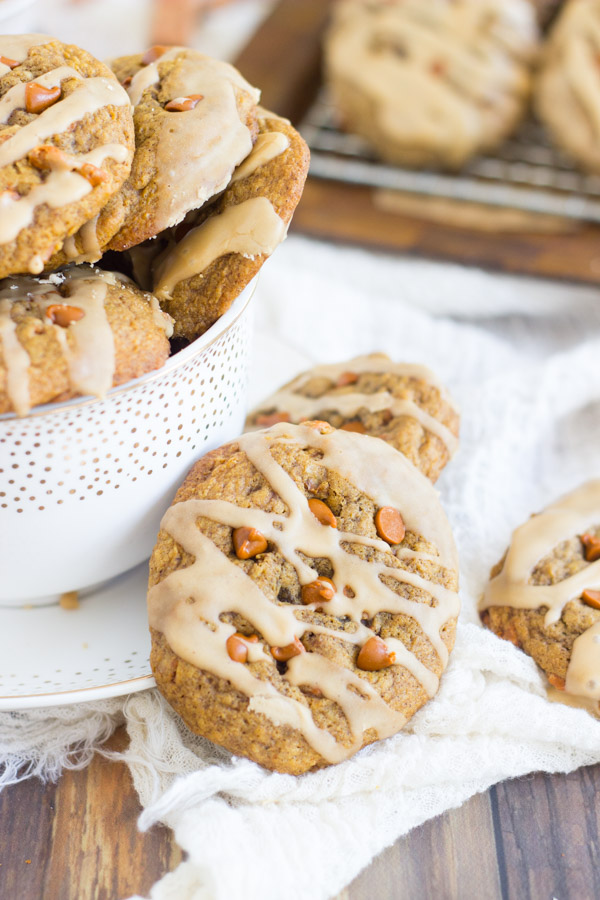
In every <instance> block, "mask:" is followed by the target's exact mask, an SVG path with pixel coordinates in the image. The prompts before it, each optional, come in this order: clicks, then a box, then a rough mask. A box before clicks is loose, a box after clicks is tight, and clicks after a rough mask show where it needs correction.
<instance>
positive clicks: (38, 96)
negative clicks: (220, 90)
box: [0, 35, 133, 278]
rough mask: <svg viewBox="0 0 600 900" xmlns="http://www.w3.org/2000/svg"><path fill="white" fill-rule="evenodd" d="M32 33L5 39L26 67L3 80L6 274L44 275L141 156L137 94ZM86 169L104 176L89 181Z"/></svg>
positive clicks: (79, 55)
mask: <svg viewBox="0 0 600 900" xmlns="http://www.w3.org/2000/svg"><path fill="white" fill-rule="evenodd" d="M27 37H28V40H27V39H25V38H24V36H22V35H19V36H11V35H4V36H2V37H0V49H2V50H4V51H5V53H4V54H2V55H3V56H5V58H8V59H12V58H13V56H14V57H15V62H17V63H18V64H17V65H16V66H11V68H10V70H9V71H7V72H4V74H3V75H1V76H0V98H1V99H2V103H3V104H4V109H3V114H2V123H1V124H0V195H2V204H0V278H3V277H5V276H7V275H13V274H20V273H34V274H37V273H39V272H41V271H42V269H43V268H44V265H45V264H47V263H48V260H49V259H50V257H52V256H53V254H55V252H56V251H57V250H58V249H59V248H60V247H62V245H63V244H64V242H65V240H68V239H69V237H70V235H72V234H73V233H74V232H75V231H77V230H78V229H79V228H80V227H81V226H82V225H84V223H86V222H88V221H89V220H90V219H92V218H93V217H94V216H95V215H97V214H98V213H99V211H100V210H101V209H102V208H103V207H104V206H105V205H106V203H107V201H108V200H109V198H110V197H111V196H112V195H113V194H114V193H115V192H116V191H117V190H118V189H119V188H120V187H121V185H122V184H123V182H124V181H125V179H126V177H127V175H128V174H129V170H130V168H131V161H132V158H133V119H132V115H131V108H130V104H129V98H128V96H127V94H126V93H125V91H124V90H123V88H122V87H121V86H120V85H119V83H118V82H117V80H116V78H115V76H114V75H113V73H112V72H111V71H110V69H109V68H108V67H107V66H105V65H104V64H103V63H101V62H99V61H98V60H97V59H94V57H93V56H91V54H89V53H87V52H86V51H84V50H81V49H79V48H78V47H75V46H72V45H68V44H63V43H61V42H60V41H57V40H55V39H54V38H50V37H48V38H46V37H44V36H43V35H42V36H40V35H31V36H27ZM28 43H29V47H28ZM42 147H43V148H44V153H40V152H39V151H40V150H42ZM44 154H45V161H46V163H47V165H46V164H44V162H43V158H44ZM52 154H54V162H52V159H51V155H52ZM61 160H62V162H63V163H64V162H65V161H66V160H68V161H69V162H68V164H67V165H63V164H61ZM87 166H91V167H93V170H94V171H95V172H97V173H98V172H100V171H101V172H102V175H101V176H96V177H94V178H89V177H88V173H89V172H91V171H92V169H88V168H86V167H87ZM7 191H9V192H12V193H7Z"/></svg>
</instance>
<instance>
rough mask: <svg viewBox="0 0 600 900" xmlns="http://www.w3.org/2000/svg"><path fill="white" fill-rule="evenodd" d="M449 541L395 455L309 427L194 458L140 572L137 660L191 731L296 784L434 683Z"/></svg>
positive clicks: (425, 492)
mask: <svg viewBox="0 0 600 900" xmlns="http://www.w3.org/2000/svg"><path fill="white" fill-rule="evenodd" d="M456 591H457V559H456V551H455V547H454V541H453V538H452V534H451V532H450V528H449V525H448V522H447V520H446V517H445V515H444V512H443V510H442V508H441V506H440V503H439V500H438V497H437V494H436V492H435V490H434V488H433V487H432V486H431V484H430V483H429V482H428V481H427V479H426V478H424V477H423V476H422V475H421V474H420V473H419V472H418V471H417V470H416V469H415V468H414V466H412V465H411V464H410V463H409V462H408V461H407V460H406V459H405V458H404V457H403V456H402V455H401V454H399V453H397V452H396V451H395V450H394V449H393V448H392V447H390V446H389V445H387V444H386V443H385V442H383V441H377V440H374V439H373V438H371V437H368V436H367V435H361V434H351V433H348V432H344V431H339V430H335V429H332V428H331V426H329V425H327V424H326V423H323V422H313V423H308V424H304V425H289V424H279V425H275V426H273V427H272V428H269V429H266V430H263V431H256V432H249V433H247V434H245V435H243V436H242V437H240V438H239V439H238V440H236V441H235V442H233V443H230V444H227V445H225V446H224V447H221V448H220V449H218V450H214V451H213V452H211V453H208V454H207V455H206V456H205V457H203V458H202V459H201V460H200V461H199V462H198V463H197V464H196V465H195V466H194V468H193V469H192V470H191V472H190V473H189V475H188V477H187V478H186V480H185V482H184V484H183V486H182V487H181V488H180V490H179V491H178V493H177V495H176V497H175V500H174V503H173V505H172V506H171V507H170V509H169V510H168V511H167V513H166V514H165V516H164V518H163V520H162V523H161V531H160V533H159V536H158V541H157V544H156V547H155V549H154V552H153V554H152V558H151V561H150V581H149V593H148V610H149V621H150V626H151V632H152V651H151V665H152V670H153V672H154V677H155V678H156V682H157V685H158V687H159V689H160V691H161V692H162V694H163V695H164V696H165V698H166V699H167V700H168V702H169V703H170V704H171V705H172V706H173V707H174V708H175V710H176V711H177V712H178V713H179V714H180V715H181V716H182V718H183V720H184V721H185V723H186V724H187V725H188V727H189V728H191V729H192V731H194V732H196V733H198V734H201V735H203V736H205V737H207V738H209V739H210V740H212V741H215V742H216V743H218V744H221V745H222V746H224V747H226V748H227V749H228V750H230V751H231V752H232V753H235V754H239V755H242V756H247V757H249V758H250V759H252V760H254V761H255V762H258V763H260V764H261V765H262V766H265V767H266V768H268V769H274V770H276V771H279V772H288V773H292V774H301V773H303V772H306V771H308V770H310V769H315V768H320V767H322V766H326V765H329V764H332V763H336V762H339V761H341V760H343V759H347V758H348V757H350V756H351V755H352V754H354V753H355V752H356V751H357V750H359V749H360V748H361V747H363V746H365V745H366V744H368V743H371V742H373V741H375V740H377V739H378V738H384V737H388V736H390V735H392V734H395V733H396V732H397V731H398V730H399V729H401V728H402V727H403V725H404V724H405V723H406V722H407V721H408V720H409V719H410V717H411V716H412V715H413V714H414V713H415V712H416V710H417V709H419V708H420V707H421V706H422V705H423V704H424V703H426V702H427V700H428V699H429V698H430V697H432V696H433V695H434V694H435V693H436V691H437V689H438V685H439V679H440V676H441V674H442V672H443V670H444V669H445V667H446V664H447V660H448V654H449V652H450V650H451V649H452V646H453V643H454V634H455V625H456V617H457V615H458V608H459V602H458V595H457V593H456Z"/></svg>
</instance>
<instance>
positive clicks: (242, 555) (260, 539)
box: [232, 527, 268, 559]
mask: <svg viewBox="0 0 600 900" xmlns="http://www.w3.org/2000/svg"><path fill="white" fill-rule="evenodd" d="M232 539H233V546H234V548H235V555H236V556H237V558H238V559H252V557H253V556H258V554H259V553H264V552H265V550H266V549H267V546H268V544H267V539H266V538H265V536H264V534H261V533H260V531H258V529H257V528H246V527H243V528H236V529H235V531H234V532H233V535H232Z"/></svg>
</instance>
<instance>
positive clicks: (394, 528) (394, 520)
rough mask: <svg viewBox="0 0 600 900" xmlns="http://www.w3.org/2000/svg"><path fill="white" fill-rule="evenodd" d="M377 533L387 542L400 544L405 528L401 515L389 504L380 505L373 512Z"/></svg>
mask: <svg viewBox="0 0 600 900" xmlns="http://www.w3.org/2000/svg"><path fill="white" fill-rule="evenodd" d="M375 528H376V529H377V534H378V535H379V537H380V538H382V539H383V540H384V541H387V542H388V544H400V543H401V542H402V541H403V540H404V535H405V533H406V528H405V527H404V522H403V521H402V516H401V515H400V513H399V512H398V510H397V509H393V507H391V506H382V507H381V508H380V509H378V510H377V512H376V513H375Z"/></svg>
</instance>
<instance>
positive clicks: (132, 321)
mask: <svg viewBox="0 0 600 900" xmlns="http://www.w3.org/2000/svg"><path fill="white" fill-rule="evenodd" d="M171 330H172V326H171V321H170V319H169V317H168V316H167V315H165V314H164V313H162V312H161V310H160V308H159V305H158V302H157V300H156V298H154V297H151V296H150V295H149V294H145V293H143V292H142V291H140V289H139V288H137V287H136V286H135V285H134V284H133V283H132V282H130V281H129V279H127V278H125V276H123V275H119V274H116V273H111V272H103V271H100V269H94V268H91V267H89V266H74V267H72V268H69V269H66V270H65V271H63V272H60V273H57V274H55V275H51V276H50V277H49V278H33V277H29V276H21V277H16V278H7V279H5V280H4V281H3V282H2V283H0V413H5V412H11V411H15V412H16V413H17V414H18V415H25V414H26V413H28V412H29V410H30V409H31V407H33V406H36V405H38V404H40V403H47V402H49V401H50V400H67V399H68V398H70V397H73V396H75V395H77V394H93V395H95V396H97V397H103V396H104V395H105V394H106V392H107V390H108V389H109V388H110V387H112V386H113V385H117V384H122V383H123V382H125V381H129V380H130V379H131V378H137V377H138V376H139V375H143V374H144V373H146V372H149V371H151V370H152V369H157V368H159V367H160V366H162V364H163V363H164V362H165V360H166V359H167V357H168V356H169V349H170V348H169V341H168V337H167V335H168V334H169V333H170V331H171Z"/></svg>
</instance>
